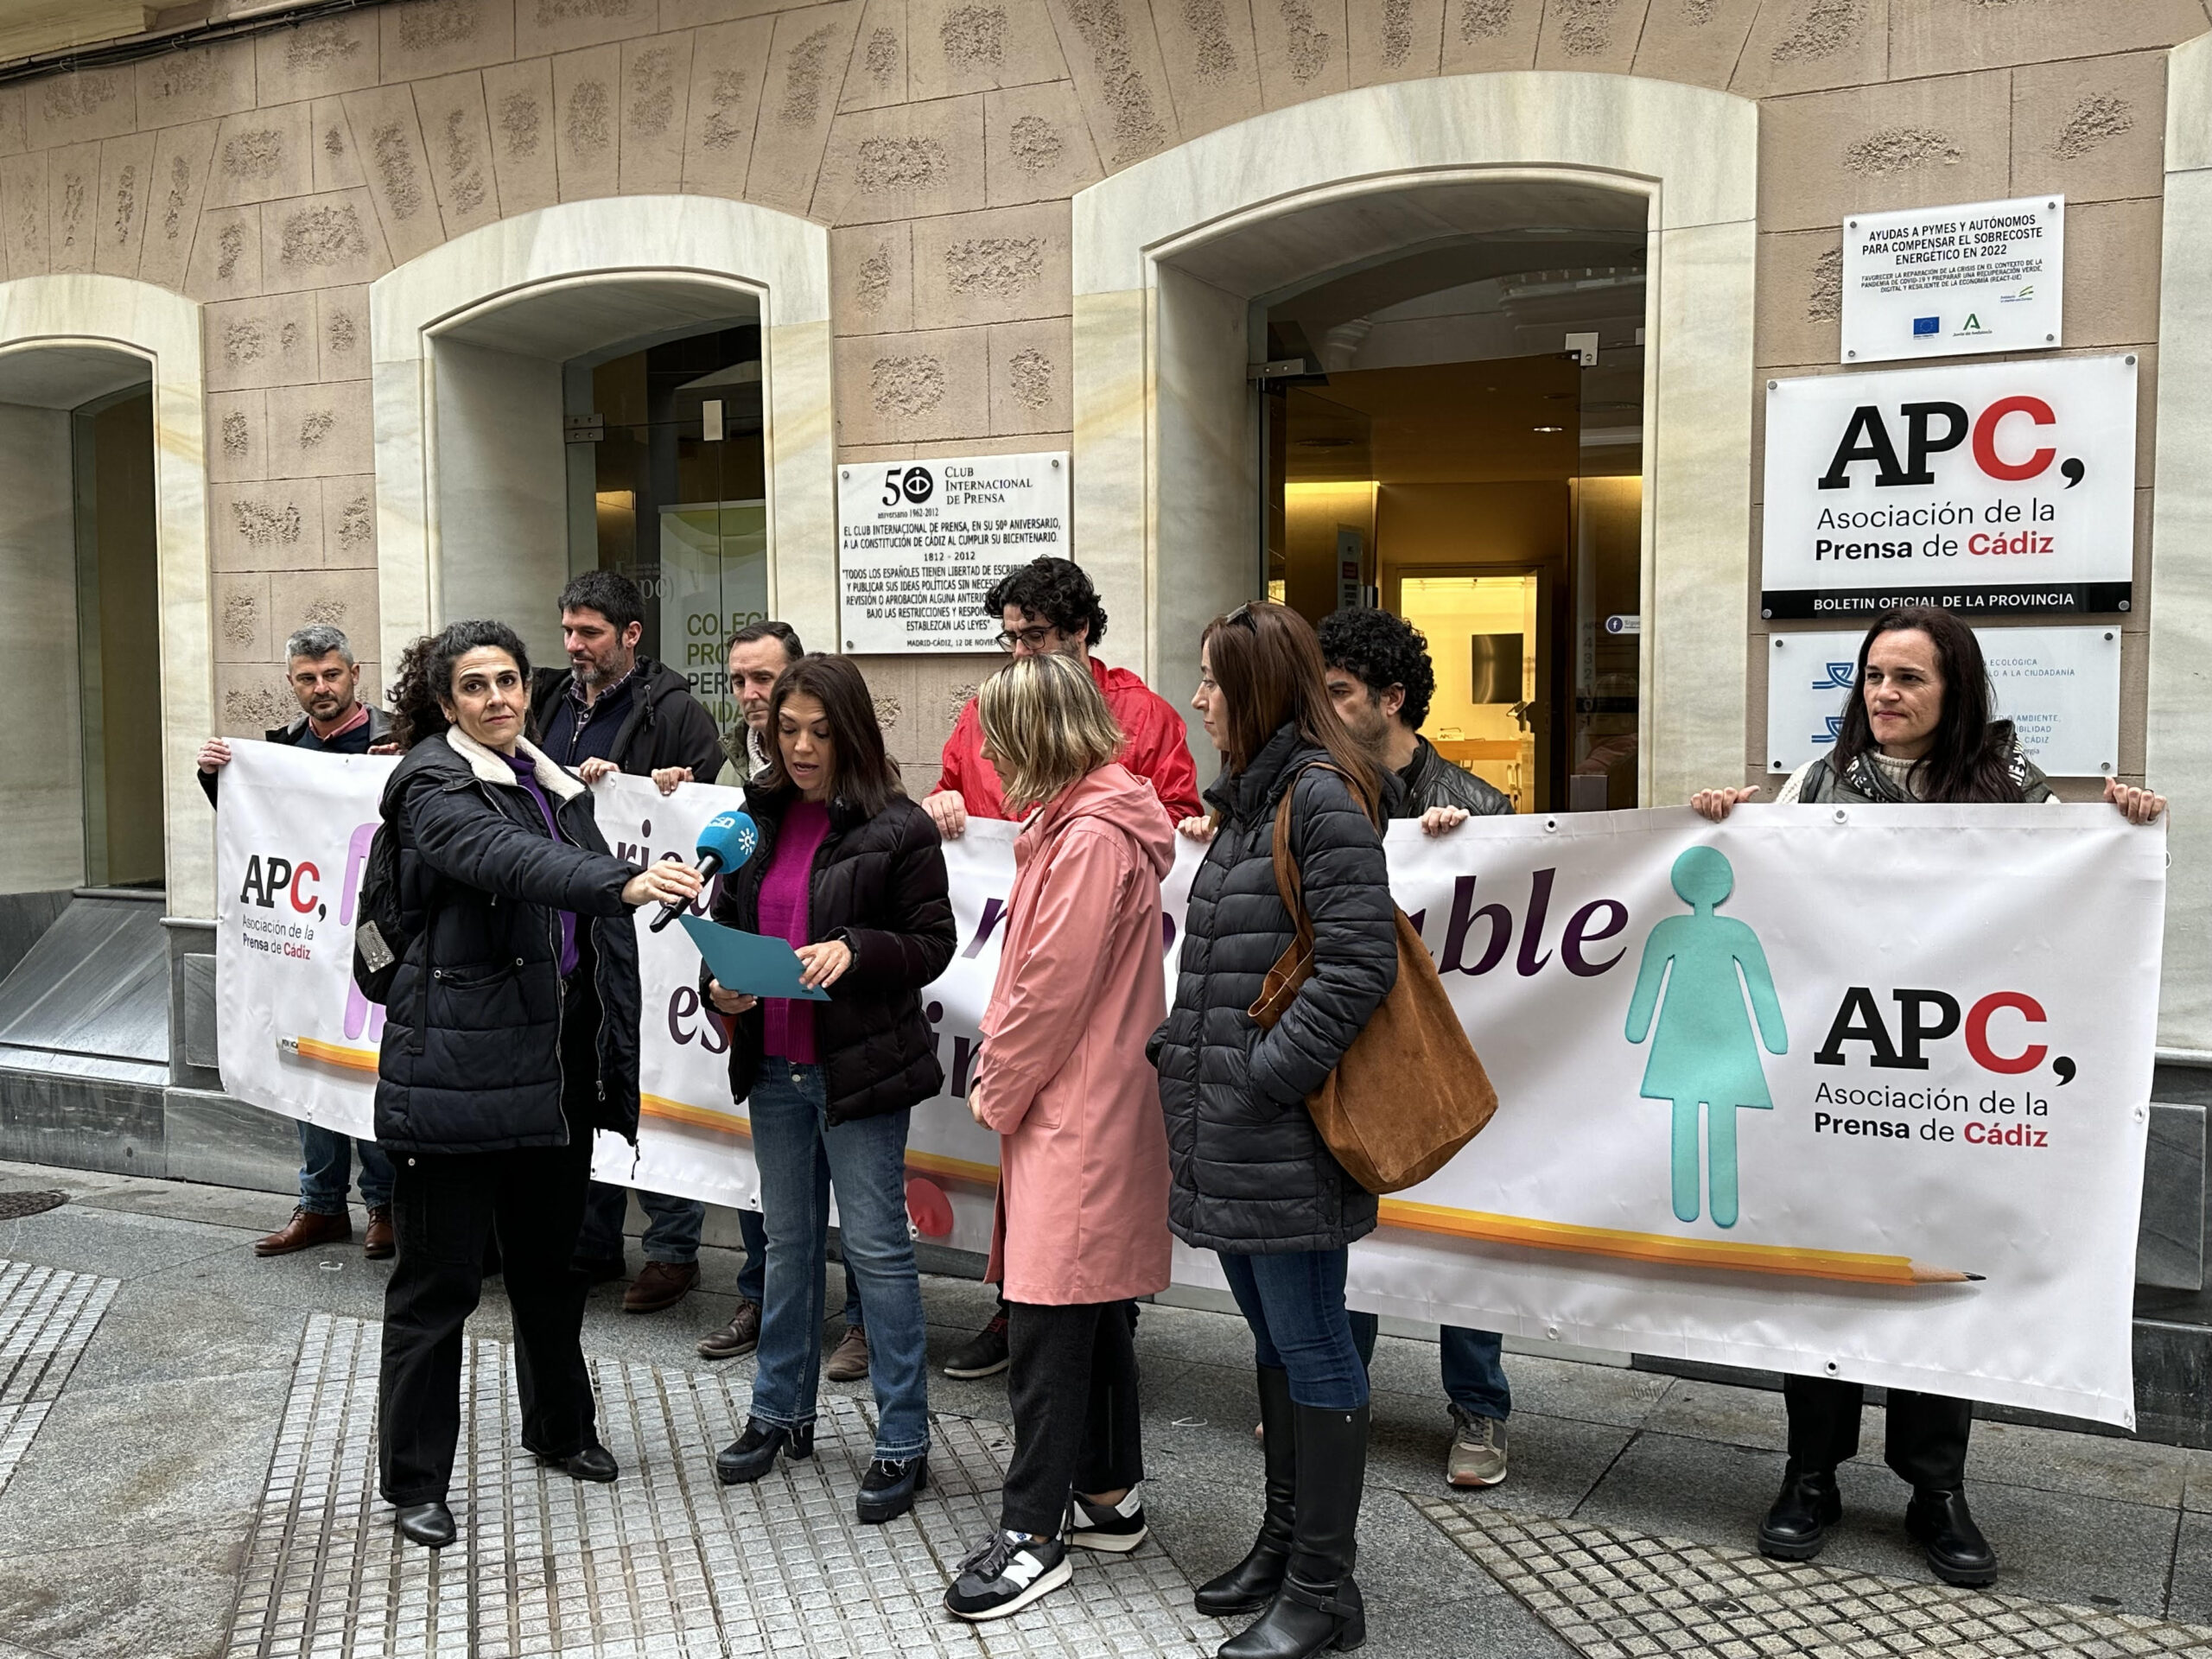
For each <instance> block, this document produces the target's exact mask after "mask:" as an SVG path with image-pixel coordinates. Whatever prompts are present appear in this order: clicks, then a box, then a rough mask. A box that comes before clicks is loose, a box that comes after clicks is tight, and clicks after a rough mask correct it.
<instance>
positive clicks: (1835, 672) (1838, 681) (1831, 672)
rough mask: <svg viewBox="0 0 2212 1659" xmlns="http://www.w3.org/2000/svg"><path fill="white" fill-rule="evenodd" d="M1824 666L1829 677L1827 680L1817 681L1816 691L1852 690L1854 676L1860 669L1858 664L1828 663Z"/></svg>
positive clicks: (1814, 688) (1814, 684) (1815, 684)
mask: <svg viewBox="0 0 2212 1659" xmlns="http://www.w3.org/2000/svg"><path fill="white" fill-rule="evenodd" d="M1823 666H1824V667H1825V668H1826V669H1827V676H1828V677H1827V678H1826V679H1825V680H1815V681H1814V682H1813V690H1815V691H1848V690H1851V681H1852V676H1853V673H1854V672H1855V671H1857V669H1858V667H1859V664H1857V663H1856V662H1849V663H1827V664H1823Z"/></svg>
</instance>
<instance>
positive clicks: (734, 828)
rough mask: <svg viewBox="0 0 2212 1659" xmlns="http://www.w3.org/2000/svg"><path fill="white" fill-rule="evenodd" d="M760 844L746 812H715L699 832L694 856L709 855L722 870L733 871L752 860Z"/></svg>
mask: <svg viewBox="0 0 2212 1659" xmlns="http://www.w3.org/2000/svg"><path fill="white" fill-rule="evenodd" d="M759 845H760V828H759V826H758V825H756V824H755V823H753V817H752V814H750V813H748V812H718V813H716V814H715V816H714V817H711V818H709V819H708V820H707V823H706V826H705V827H704V828H703V829H701V830H700V831H699V848H698V855H699V857H700V858H701V859H702V860H703V859H705V858H706V856H707V855H709V853H711V854H713V855H715V858H717V859H718V860H720V861H721V868H723V869H725V870H734V869H735V868H737V867H738V866H739V865H741V864H742V863H744V862H745V861H746V860H747V859H748V858H750V857H752V856H753V849H754V848H756V847H758V846H759Z"/></svg>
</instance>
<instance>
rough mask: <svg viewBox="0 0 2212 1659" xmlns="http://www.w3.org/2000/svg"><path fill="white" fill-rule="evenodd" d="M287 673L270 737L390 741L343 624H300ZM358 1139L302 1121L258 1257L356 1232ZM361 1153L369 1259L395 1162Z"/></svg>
mask: <svg viewBox="0 0 2212 1659" xmlns="http://www.w3.org/2000/svg"><path fill="white" fill-rule="evenodd" d="M284 668H285V677H286V679H287V680H288V682H289V684H290V686H291V690H292V695H293V696H295V697H296V698H297V699H299V704H300V717H299V718H298V719H297V720H296V721H292V722H291V723H290V724H289V725H288V726H279V727H277V728H275V729H274V730H273V731H268V732H264V733H263V734H262V735H263V737H264V738H265V739H267V740H268V741H270V742H271V743H283V744H285V745H287V746H288V747H292V748H296V749H321V750H326V751H328V752H330V753H336V754H366V753H369V752H370V750H371V749H372V747H374V746H375V745H378V744H380V743H382V742H383V741H385V734H386V733H387V732H389V731H390V730H391V715H387V714H386V713H385V711H384V710H383V709H372V708H371V707H370V706H369V705H368V704H366V703H365V702H362V701H361V700H360V697H359V690H360V684H361V668H360V664H358V663H356V662H355V661H354V660H353V648H352V646H350V645H347V643H346V636H345V635H344V634H343V633H342V632H340V631H339V630H338V629H336V628H334V627H331V626H328V625H327V624H325V623H316V624H314V625H313V626H308V627H304V628H302V629H301V630H300V631H299V632H297V633H296V634H294V635H293V636H292V637H291V638H290V639H287V640H286V641H285V642H284ZM230 764H231V746H230V745H229V744H228V743H227V742H226V741H224V740H223V739H221V738H219V737H211V738H209V739H208V740H207V741H206V742H205V743H203V744H201V745H200V788H202V789H204V790H206V791H207V798H208V800H210V801H211V802H212V801H214V800H215V799H216V798H217V793H218V787H219V785H220V784H221V782H222V776H223V768H224V767H225V766H229V765H230ZM356 1144H357V1143H356V1142H354V1141H352V1140H350V1139H348V1138H347V1137H346V1136H345V1135H340V1134H339V1133H338V1132H337V1131H336V1130H334V1129H326V1128H319V1127H318V1126H316V1125H315V1124H313V1123H308V1122H302V1123H301V1125H300V1204H299V1208H298V1209H296V1210H295V1211H292V1218H291V1220H289V1221H288V1222H286V1223H285V1224H284V1225H283V1226H282V1227H280V1228H279V1229H277V1231H275V1232H273V1233H271V1234H270V1235H269V1236H267V1237H266V1238H264V1239H259V1240H257V1241H256V1243H255V1244H254V1247H253V1253H254V1254H255V1255H289V1254H290V1253H291V1252H292V1251H294V1250H304V1249H309V1248H311V1247H312V1246H314V1245H317V1244H339V1243H344V1242H345V1241H346V1240H347V1239H349V1238H351V1237H353V1221H352V1219H351V1218H350V1217H348V1216H347V1214H346V1184H347V1180H348V1178H349V1177H350V1176H351V1174H352V1173H353V1172H352V1167H351V1166H352V1161H353V1151H354V1149H355V1147H356ZM358 1145H359V1151H360V1154H361V1203H362V1205H363V1206H364V1207H365V1209H366V1210H367V1211H368V1212H369V1230H368V1234H367V1236H366V1237H365V1239H364V1240H363V1249H364V1250H365V1253H366V1254H367V1255H371V1256H372V1257H383V1256H387V1255H391V1253H392V1236H391V1160H389V1159H387V1158H386V1157H385V1155H384V1154H383V1153H381V1152H379V1151H378V1149H377V1145H376V1142H374V1141H360V1142H359V1143H358Z"/></svg>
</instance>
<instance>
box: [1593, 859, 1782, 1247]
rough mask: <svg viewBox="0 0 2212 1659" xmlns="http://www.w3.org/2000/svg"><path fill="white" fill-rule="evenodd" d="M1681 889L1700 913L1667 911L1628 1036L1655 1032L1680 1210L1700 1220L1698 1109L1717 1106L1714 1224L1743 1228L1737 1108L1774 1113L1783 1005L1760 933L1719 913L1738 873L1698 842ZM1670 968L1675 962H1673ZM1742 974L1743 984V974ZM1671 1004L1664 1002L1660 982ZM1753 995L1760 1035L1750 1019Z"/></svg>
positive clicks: (1648, 1074)
mask: <svg viewBox="0 0 2212 1659" xmlns="http://www.w3.org/2000/svg"><path fill="white" fill-rule="evenodd" d="M1674 881H1675V893H1678V894H1680V895H1681V899H1682V902H1683V903H1684V904H1686V905H1688V906H1690V908H1691V909H1692V910H1693V911H1694V912H1695V914H1694V915H1689V916H1669V918H1667V919H1666V920H1664V921H1662V922H1661V923H1660V924H1659V925H1658V926H1656V927H1655V928H1653V929H1652V930H1651V937H1650V938H1649V939H1647V940H1646V941H1645V942H1644V946H1643V966H1642V967H1641V968H1639V969H1637V976H1636V995H1635V996H1634V998H1633V999H1632V1000H1631V1001H1630V1003H1629V1007H1628V1039H1629V1041H1630V1042H1631V1043H1640V1042H1642V1041H1643V1039H1644V1036H1645V1033H1649V1032H1650V1031H1651V1016H1652V1014H1653V1012H1654V1011H1655V1010H1656V1012H1657V1013H1658V1015H1659V1029H1658V1030H1657V1031H1656V1033H1652V1034H1651V1060H1650V1063H1649V1065H1646V1066H1645V1067H1644V1069H1643V1089H1642V1090H1640V1091H1639V1092H1640V1093H1641V1094H1642V1095H1643V1097H1644V1098H1645V1099H1646V1100H1671V1101H1673V1102H1674V1103H1675V1216H1676V1217H1678V1218H1680V1219H1681V1220H1683V1221H1695V1220H1696V1219H1697V1212H1698V1202H1697V1201H1698V1167H1697V1138H1698V1137H1697V1128H1698V1108H1699V1107H1700V1105H1703V1106H1708V1107H1710V1108H1711V1109H1712V1112H1711V1115H1710V1118H1709V1120H1708V1124H1707V1140H1708V1144H1709V1146H1710V1149H1711V1163H1712V1171H1713V1182H1712V1185H1713V1224H1714V1225H1716V1226H1720V1227H1733V1226H1734V1225H1735V1224H1736V1109H1737V1108H1738V1107H1739V1106H1750V1107H1757V1108H1758V1109H1760V1110H1761V1111H1770V1110H1772V1109H1773V1107H1774V1101H1773V1099H1772V1097H1771V1096H1769V1095H1768V1093H1767V1091H1766V1071H1765V1067H1764V1065H1763V1064H1762V1062H1761V1061H1760V1059H1759V1044H1760V1042H1764V1043H1765V1045H1766V1051H1767V1052H1768V1053H1770V1054H1786V1053H1788V1052H1789V1032H1788V1030H1787V1029H1786V1028H1785V1027H1784V1026H1783V1022H1782V1004H1781V1002H1780V1001H1779V1000H1778V999H1777V997H1776V996H1775V994H1774V976H1773V975H1772V974H1771V973H1770V972H1769V971H1768V969H1767V965H1766V952H1765V951H1764V950H1761V949H1760V948H1759V938H1758V934H1756V933H1754V932H1752V931H1751V928H1750V927H1749V926H1748V925H1745V923H1742V922H1739V921H1737V920H1735V919H1734V918H1732V917H1726V916H1716V915H1715V914H1713V911H1714V909H1715V907H1716V906H1719V905H1720V904H1722V903H1723V902H1725V901H1726V899H1727V897H1728V895H1729V893H1732V891H1734V889H1735V886H1736V872H1735V870H1734V869H1733V868H1732V867H1731V866H1730V864H1729V862H1728V861H1727V859H1726V857H1725V856H1724V855H1722V854H1721V853H1720V852H1719V850H1718V849H1714V848H1712V847H1693V848H1691V849H1689V850H1688V852H1686V853H1684V854H1683V855H1681V857H1680V858H1678V859H1676V860H1675V869H1674ZM1670 964H1671V967H1670ZM1739 972H1740V974H1741V978H1740V980H1739V979H1738V973H1739ZM1662 980H1663V981H1664V982H1665V984H1666V994H1665V995H1666V1001H1665V1002H1664V1004H1663V1005H1662V1003H1661V1001H1660V984H1661V982H1662ZM1747 990H1748V991H1749V992H1750V993H1751V1011H1752V1013H1753V1014H1756V1015H1757V1016H1758V1024H1759V1029H1758V1038H1757V1039H1754V1038H1753V1037H1752V1035H1751V1021H1750V1020H1747V1019H1745V1016H1744V994H1745V991H1747Z"/></svg>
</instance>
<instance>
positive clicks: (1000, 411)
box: [990, 317, 1075, 453]
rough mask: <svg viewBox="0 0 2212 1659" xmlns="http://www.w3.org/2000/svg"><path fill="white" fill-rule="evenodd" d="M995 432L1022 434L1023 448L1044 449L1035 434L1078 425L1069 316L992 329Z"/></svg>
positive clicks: (1021, 445)
mask: <svg viewBox="0 0 2212 1659" xmlns="http://www.w3.org/2000/svg"><path fill="white" fill-rule="evenodd" d="M990 336H991V338H990V359H991V431H992V433H993V435H995V436H996V437H998V438H1001V439H1003V438H1007V437H1010V436H1012V435H1017V434H1019V435H1021V436H1023V438H1024V439H1025V440H1026V441H1025V442H1023V443H1022V444H1020V445H1019V446H1017V447H1016V453H1018V452H1019V450H1020V449H1026V448H1039V447H1041V446H1039V445H1038V444H1037V443H1036V442H1035V439H1034V437H1033V436H1032V435H1033V434H1035V433H1039V432H1065V431H1066V430H1067V429H1069V428H1070V427H1071V426H1073V425H1074V424H1075V412H1074V411H1075V404H1074V397H1073V394H1074V389H1075V376H1074V363H1073V357H1074V349H1075V348H1074V331H1073V323H1072V321H1071V319H1069V318H1067V317H1053V318H1050V319H1047V320H1046V321H1040V322H1002V323H999V324H996V325H995V326H994V327H992V329H991V331H990Z"/></svg>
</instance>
